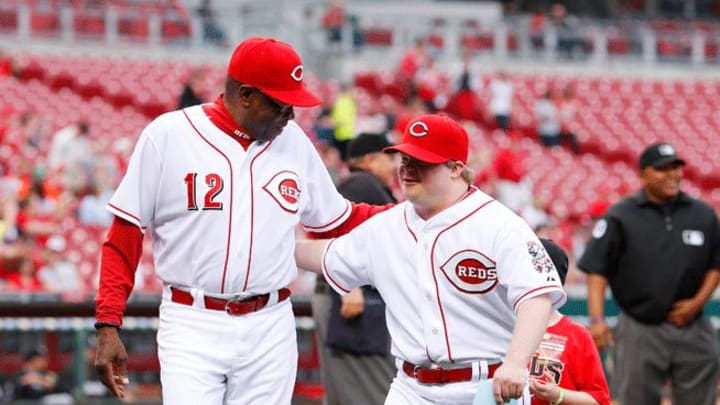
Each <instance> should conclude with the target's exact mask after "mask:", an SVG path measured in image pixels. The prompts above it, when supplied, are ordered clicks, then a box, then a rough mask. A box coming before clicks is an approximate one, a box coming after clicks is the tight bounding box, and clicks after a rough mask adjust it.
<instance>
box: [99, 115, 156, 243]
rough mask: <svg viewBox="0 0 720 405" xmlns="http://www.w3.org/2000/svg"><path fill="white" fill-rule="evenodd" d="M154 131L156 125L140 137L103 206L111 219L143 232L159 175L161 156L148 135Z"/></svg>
mask: <svg viewBox="0 0 720 405" xmlns="http://www.w3.org/2000/svg"><path fill="white" fill-rule="evenodd" d="M157 130H158V129H157V125H155V123H151V124H150V125H148V127H146V128H145V130H144V131H143V133H142V134H141V135H140V138H139V139H138V142H137V144H136V145H135V150H134V151H133V153H132V156H131V157H130V162H129V163H128V168H127V172H126V173H125V176H124V177H123V179H122V181H121V182H120V185H119V186H118V188H117V190H115V194H113V196H112V198H111V199H110V202H109V203H108V206H107V207H108V210H109V211H110V212H112V213H113V214H114V215H116V216H118V217H120V218H122V219H124V220H126V221H128V222H130V223H133V224H135V225H136V226H138V227H139V228H140V229H142V230H143V231H144V230H145V228H146V227H147V226H148V225H149V224H150V222H151V219H152V217H153V212H154V206H155V199H156V196H157V189H158V182H159V179H160V177H161V175H162V156H161V155H160V153H159V152H158V150H157V148H156V146H155V144H154V143H153V140H152V134H153V133H155V132H156V131H157Z"/></svg>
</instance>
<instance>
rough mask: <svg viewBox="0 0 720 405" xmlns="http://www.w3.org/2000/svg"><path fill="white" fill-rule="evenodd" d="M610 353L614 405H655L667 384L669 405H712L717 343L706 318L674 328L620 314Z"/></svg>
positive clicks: (715, 386)
mask: <svg viewBox="0 0 720 405" xmlns="http://www.w3.org/2000/svg"><path fill="white" fill-rule="evenodd" d="M615 349H616V350H615V355H616V359H615V367H616V368H615V370H616V376H617V377H616V378H617V381H618V384H619V385H618V400H619V403H620V405H659V404H660V401H661V399H662V398H661V397H662V387H663V385H664V383H665V381H667V379H669V380H670V383H671V385H672V403H673V405H715V396H716V390H717V383H718V370H719V369H720V367H719V363H718V342H717V337H716V336H715V330H714V329H713V327H712V325H711V324H710V321H709V320H708V319H707V318H705V317H701V318H699V319H698V320H696V321H695V322H693V323H691V324H690V325H688V326H686V327H684V328H676V327H675V326H672V325H671V324H669V323H662V324H659V325H647V324H642V323H640V322H637V321H635V320H634V319H632V318H631V317H630V316H628V315H626V314H620V316H619V318H618V324H617V328H616V330H615Z"/></svg>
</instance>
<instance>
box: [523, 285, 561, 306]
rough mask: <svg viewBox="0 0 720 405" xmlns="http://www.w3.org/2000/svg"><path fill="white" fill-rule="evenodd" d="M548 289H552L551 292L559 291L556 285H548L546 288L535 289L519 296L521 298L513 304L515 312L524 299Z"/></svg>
mask: <svg viewBox="0 0 720 405" xmlns="http://www.w3.org/2000/svg"><path fill="white" fill-rule="evenodd" d="M546 288H549V289H551V290H557V289H558V287H557V286H554V285H546V286H543V287H538V288H533V289H532V290H530V291H528V292H526V293H525V294H523V295H521V296H519V297H518V298H517V299H516V300H515V302H513V311H514V310H515V307H517V305H518V303H520V301H522V299H523V298H525V297H527V295H528V294H532V293H534V292H536V291H539V290H544V289H546Z"/></svg>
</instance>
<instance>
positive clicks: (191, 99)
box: [178, 70, 205, 109]
mask: <svg viewBox="0 0 720 405" xmlns="http://www.w3.org/2000/svg"><path fill="white" fill-rule="evenodd" d="M202 79H203V72H202V71H201V70H194V71H193V72H192V73H190V78H189V79H188V81H187V83H185V85H183V89H182V93H180V99H179V100H178V109H180V108H185V107H190V106H193V105H197V104H202V103H204V102H205V101H204V100H203V99H202V98H201V97H200V94H199V91H198V88H199V87H200V84H201V83H202Z"/></svg>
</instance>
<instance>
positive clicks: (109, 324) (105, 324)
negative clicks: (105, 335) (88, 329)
mask: <svg viewBox="0 0 720 405" xmlns="http://www.w3.org/2000/svg"><path fill="white" fill-rule="evenodd" d="M102 328H115V329H117V330H120V325H118V324H116V323H112V322H95V329H98V330H99V329H102Z"/></svg>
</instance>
